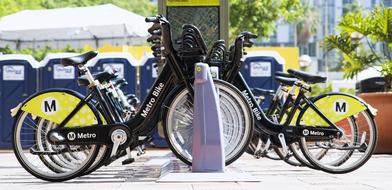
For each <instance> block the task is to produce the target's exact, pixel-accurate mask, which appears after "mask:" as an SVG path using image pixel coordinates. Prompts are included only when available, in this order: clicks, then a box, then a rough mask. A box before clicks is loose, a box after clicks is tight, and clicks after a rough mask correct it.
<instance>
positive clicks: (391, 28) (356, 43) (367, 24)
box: [323, 6, 392, 90]
mask: <svg viewBox="0 0 392 190" xmlns="http://www.w3.org/2000/svg"><path fill="white" fill-rule="evenodd" d="M338 29H339V31H340V34H337V35H329V36H327V37H326V38H325V39H324V42H323V44H324V46H325V47H326V48H327V49H328V50H332V49H337V50H339V51H340V52H342V53H343V58H344V61H343V71H344V72H345V75H344V76H345V77H346V78H353V77H355V76H356V75H357V74H358V73H359V72H360V71H363V70H365V69H367V68H369V67H375V68H381V69H379V70H380V72H381V74H382V75H383V76H384V77H385V78H386V89H387V90H389V89H391V85H392V54H391V48H392V46H391V44H392V8H389V7H383V6H377V7H376V8H374V9H373V10H372V11H371V12H370V14H364V13H362V12H359V11H358V12H353V13H349V14H347V15H345V16H344V17H343V18H342V19H341V21H340V23H339V25H338ZM377 44H379V45H380V46H381V48H380V49H381V50H380V49H377V48H375V47H376V45H377ZM376 66H379V67H376Z"/></svg>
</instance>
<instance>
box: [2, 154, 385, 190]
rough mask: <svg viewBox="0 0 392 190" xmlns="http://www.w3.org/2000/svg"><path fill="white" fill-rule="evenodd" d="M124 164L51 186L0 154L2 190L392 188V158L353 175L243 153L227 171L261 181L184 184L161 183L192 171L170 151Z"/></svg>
mask: <svg viewBox="0 0 392 190" xmlns="http://www.w3.org/2000/svg"><path fill="white" fill-rule="evenodd" d="M121 161H122V160H121V159H120V160H118V161H116V162H114V163H113V164H111V165H110V166H108V167H103V168H101V169H99V170H98V171H96V172H94V173H92V174H90V175H87V176H83V177H79V178H77V179H74V180H70V181H67V182H63V183H51V182H46V181H42V180H39V179H37V178H35V177H33V176H31V175H30V174H29V173H27V172H26V171H25V170H24V169H23V168H22V167H21V166H20V164H19V163H18V161H17V160H16V158H15V156H14V155H13V153H12V152H9V151H8V152H7V151H2V152H0V190H34V189H40V190H41V189H44V188H45V189H50V190H77V189H90V190H99V189H104V190H111V189H115V190H123V189H124V190H130V189H132V190H164V189H170V190H247V189H252V190H253V189H257V190H262V189H265V190H267V189H274V190H275V189H285V190H289V189H301V190H304V189H311V190H318V189H333V190H336V189H342V190H350V189H353V190H354V189H355V190H362V189H365V190H367V189H385V190H387V189H391V188H392V155H374V156H373V157H372V158H371V159H370V160H369V161H368V162H367V163H366V164H365V165H364V166H363V167H362V168H360V169H358V170H356V171H354V172H351V173H349V174H339V175H337V174H335V175H334V174H328V173H324V172H321V171H316V170H312V169H308V168H304V167H293V166H290V165H287V164H286V163H284V162H283V161H274V160H269V159H267V158H262V159H254V158H253V157H252V156H250V155H246V154H244V155H243V156H242V157H241V158H240V159H239V160H237V161H236V162H234V163H233V164H232V165H230V166H229V167H227V170H228V172H234V173H235V172H246V173H248V174H251V175H253V176H254V177H256V178H257V179H258V180H260V181H259V182H192V183H190V182H185V183H184V182H181V183H162V182H157V180H158V179H159V178H160V176H161V175H162V176H163V175H166V174H167V173H168V172H173V171H174V172H190V168H189V167H187V166H186V165H184V164H183V163H182V162H181V161H179V160H178V159H176V158H175V157H174V156H173V154H172V153H171V152H170V151H169V150H167V149H163V150H159V149H158V150H156V149H153V150H147V153H146V154H144V155H143V156H140V157H138V159H137V160H136V162H135V163H132V164H130V165H126V166H122V165H121Z"/></svg>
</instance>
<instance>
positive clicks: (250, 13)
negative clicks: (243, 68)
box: [230, 0, 306, 37]
mask: <svg viewBox="0 0 392 190" xmlns="http://www.w3.org/2000/svg"><path fill="white" fill-rule="evenodd" d="M305 6H306V5H304V4H303V3H302V1H301V0H230V33H231V34H232V35H231V36H233V37H235V36H236V35H237V34H239V32H241V31H245V30H247V31H250V32H252V33H255V34H257V35H258V36H260V37H268V36H270V35H272V34H273V33H274V32H275V31H276V21H278V20H279V19H283V21H285V22H288V23H290V22H295V21H298V20H299V19H300V18H302V17H303V16H304V12H305Z"/></svg>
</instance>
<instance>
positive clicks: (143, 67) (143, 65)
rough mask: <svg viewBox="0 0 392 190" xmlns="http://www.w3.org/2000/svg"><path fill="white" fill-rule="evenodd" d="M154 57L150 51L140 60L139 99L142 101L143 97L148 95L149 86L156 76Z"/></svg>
mask: <svg viewBox="0 0 392 190" xmlns="http://www.w3.org/2000/svg"><path fill="white" fill-rule="evenodd" d="M156 64H157V61H156V58H155V57H154V56H153V55H152V53H145V54H144V57H143V59H142V61H141V62H140V74H139V79H140V101H141V102H143V101H144V98H146V96H147V95H148V93H149V91H150V88H151V87H152V85H153V84H154V82H155V80H156V79H157V77H158V72H157V68H156Z"/></svg>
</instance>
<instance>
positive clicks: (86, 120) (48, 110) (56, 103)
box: [21, 91, 98, 127]
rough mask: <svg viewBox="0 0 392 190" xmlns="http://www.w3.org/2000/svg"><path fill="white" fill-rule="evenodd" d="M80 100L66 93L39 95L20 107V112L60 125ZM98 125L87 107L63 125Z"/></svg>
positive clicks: (84, 106)
mask: <svg viewBox="0 0 392 190" xmlns="http://www.w3.org/2000/svg"><path fill="white" fill-rule="evenodd" d="M80 101H81V100H80V98H78V97H77V96H75V95H72V94H70V93H66V92H55V91H53V92H46V93H43V94H39V95H37V96H35V97H33V98H31V99H30V100H28V101H27V102H25V104H24V105H23V106H22V108H21V109H22V110H23V111H25V112H28V113H31V114H33V115H36V116H39V117H42V118H44V119H46V120H49V121H52V122H54V123H56V124H60V123H61V122H62V121H63V120H64V119H65V118H66V117H67V116H68V115H69V114H70V113H71V112H72V111H73V109H75V107H76V105H77V104H78V103H79V102H80ZM94 124H98V121H97V118H96V117H95V115H94V113H93V111H92V110H91V109H90V108H89V106H88V105H87V104H86V105H83V106H82V108H81V109H80V110H79V111H78V112H77V113H76V114H75V115H74V116H73V117H72V118H71V119H70V120H69V121H68V122H67V123H66V124H65V127H72V126H89V125H94Z"/></svg>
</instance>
